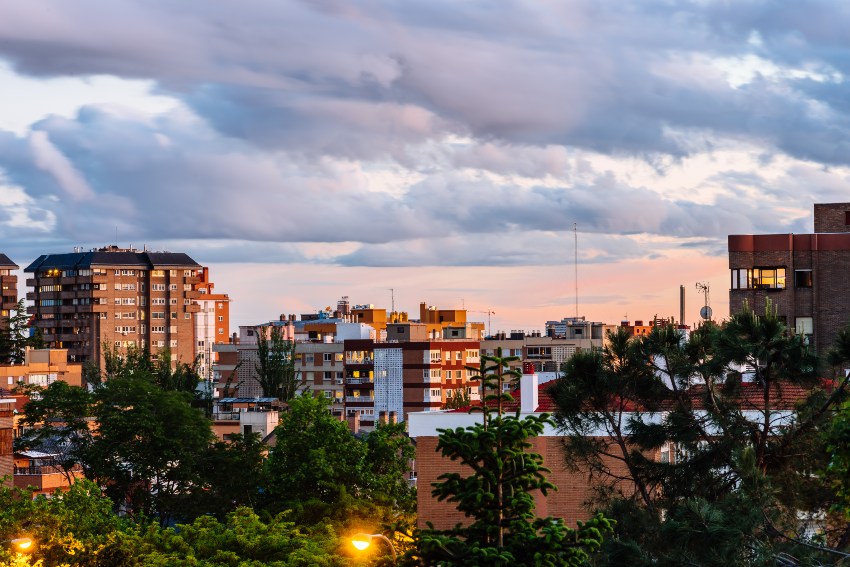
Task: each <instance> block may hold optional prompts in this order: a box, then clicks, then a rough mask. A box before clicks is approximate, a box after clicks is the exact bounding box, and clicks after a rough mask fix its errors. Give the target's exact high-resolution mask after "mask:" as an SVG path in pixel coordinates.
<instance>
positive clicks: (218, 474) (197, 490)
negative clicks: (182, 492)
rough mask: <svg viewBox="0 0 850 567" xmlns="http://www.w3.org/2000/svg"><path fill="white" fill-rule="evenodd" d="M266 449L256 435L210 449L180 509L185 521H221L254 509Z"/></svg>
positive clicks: (238, 435) (261, 488) (252, 434)
mask: <svg viewBox="0 0 850 567" xmlns="http://www.w3.org/2000/svg"><path fill="white" fill-rule="evenodd" d="M265 449H266V446H265V445H264V444H263V443H262V441H261V439H260V436H259V434H258V433H249V434H247V435H240V434H233V435H231V437H230V440H229V441H217V442H215V443H213V444H212V445H210V447H209V448H208V449H207V451H206V453H205V454H204V455H203V456H202V457H201V459H200V461H199V468H200V470H201V471H203V474H202V475H201V478H200V480H199V484H198V485H197V486H194V487H193V488H192V490H191V492H190V493H189V495H188V498H186V499H184V501H183V503H182V507H181V511H182V513H183V517H184V518H195V517H198V516H202V515H210V516H214V517H216V518H218V519H219V520H224V518H225V516H226V515H227V514H229V513H230V512H232V511H233V510H234V509H236V508H240V507H248V508H254V507H255V506H257V505H258V503H259V499H260V494H261V492H262V490H263V485H264V477H263V465H264V462H265V456H264V452H265Z"/></svg>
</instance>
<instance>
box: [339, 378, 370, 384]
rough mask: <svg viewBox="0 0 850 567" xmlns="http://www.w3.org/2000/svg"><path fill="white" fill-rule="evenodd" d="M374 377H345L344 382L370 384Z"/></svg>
mask: <svg viewBox="0 0 850 567" xmlns="http://www.w3.org/2000/svg"><path fill="white" fill-rule="evenodd" d="M374 381H375V379H374V378H346V379H345V383H346V384H371V383H372V382H374Z"/></svg>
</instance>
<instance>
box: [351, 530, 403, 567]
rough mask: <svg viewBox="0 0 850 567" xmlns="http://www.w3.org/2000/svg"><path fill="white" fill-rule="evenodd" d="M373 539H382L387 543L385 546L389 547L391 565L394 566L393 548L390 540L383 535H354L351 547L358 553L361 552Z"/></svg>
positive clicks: (394, 555)
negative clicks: (391, 559) (391, 558)
mask: <svg viewBox="0 0 850 567" xmlns="http://www.w3.org/2000/svg"><path fill="white" fill-rule="evenodd" d="M374 538H378V539H382V540H384V541H385V542H387V545H389V546H390V551H392V552H393V565H395V564H396V553H395V546H394V545H393V542H392V541H390V538H388V537H387V536H385V535H384V534H354V537H352V538H351V545H353V546H354V547H355V548H357V549H358V550H360V551H363V550H364V549H366V548H367V547H369V546H370V545H371V544H372V540H373V539H374Z"/></svg>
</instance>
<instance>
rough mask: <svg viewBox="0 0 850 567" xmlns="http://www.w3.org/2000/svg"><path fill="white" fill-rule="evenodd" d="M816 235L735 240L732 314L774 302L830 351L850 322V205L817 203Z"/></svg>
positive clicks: (822, 348) (815, 343) (812, 341)
mask: <svg viewBox="0 0 850 567" xmlns="http://www.w3.org/2000/svg"><path fill="white" fill-rule="evenodd" d="M814 217H815V219H814V220H815V222H814V228H815V232H814V233H813V234H755V235H753V234H748V235H730V236H729V268H730V271H731V274H730V275H731V278H730V286H729V287H730V289H729V311H730V312H731V313H737V312H739V311H741V310H742V309H743V308H744V306H745V305H749V307H750V308H751V309H753V310H755V312H756V313H763V312H764V309H765V306H766V305H767V304H768V302H769V303H770V304H771V305H772V306H773V308H775V309H776V310H777V313H778V314H779V316H780V317H781V318H783V319H784V320H785V321H786V323H787V324H788V326H789V327H790V328H791V329H794V330H795V332H797V333H798V334H802V335H805V336H806V337H807V338H808V339H809V341H810V344H811V345H813V347H814V348H815V350H816V351H818V352H825V351H826V350H827V349H828V348H829V347H830V346H831V345H832V343H833V342H834V341H835V338H836V336H837V335H838V331H840V330H841V329H842V328H844V327H845V326H846V325H847V324H848V323H850V278H848V276H847V274H848V273H850V203H831V204H816V205H815V206H814Z"/></svg>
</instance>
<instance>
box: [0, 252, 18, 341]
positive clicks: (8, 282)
mask: <svg viewBox="0 0 850 567" xmlns="http://www.w3.org/2000/svg"><path fill="white" fill-rule="evenodd" d="M17 269H18V265H17V264H16V263H14V262H13V261H11V260H10V259H9V257H8V256H6V255H5V254H0V288H2V294H0V324H4V322H5V320H6V319H8V318H9V314H10V311H11V310H12V309H14V308H15V306H16V305H17V304H18V276H16V275H15V274H13V273H12V271H13V270H17Z"/></svg>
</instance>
